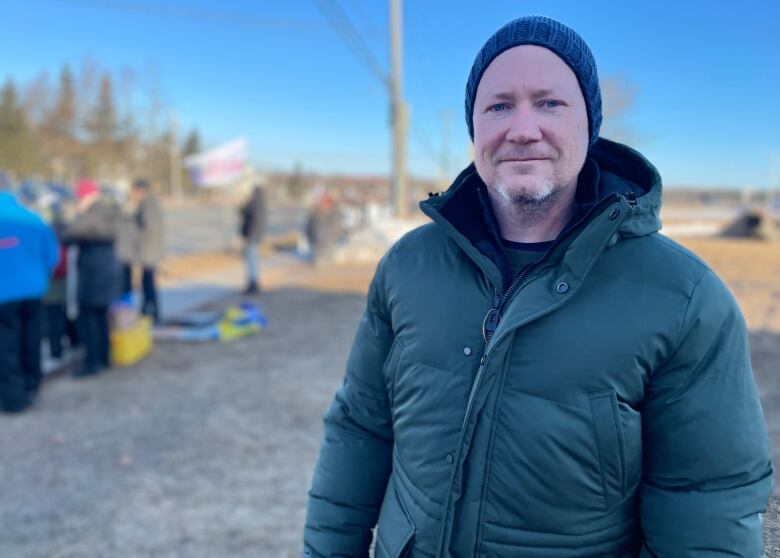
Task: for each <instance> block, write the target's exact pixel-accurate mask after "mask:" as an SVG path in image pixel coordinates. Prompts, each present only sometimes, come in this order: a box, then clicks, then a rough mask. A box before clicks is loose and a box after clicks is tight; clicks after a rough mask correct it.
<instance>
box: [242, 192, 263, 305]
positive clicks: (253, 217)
mask: <svg viewBox="0 0 780 558" xmlns="http://www.w3.org/2000/svg"><path fill="white" fill-rule="evenodd" d="M240 219H241V237H242V238H243V240H244V263H245V265H246V275H247V287H246V291H245V293H246V294H257V293H259V292H260V290H261V289H260V255H259V254H258V249H259V247H260V243H261V242H262V240H263V235H264V234H265V227H266V221H267V208H266V203H265V192H264V191H263V189H262V188H261V187H260V186H255V187H254V188H253V189H252V194H251V195H250V197H249V199H248V200H247V202H246V203H245V204H244V205H243V206H241V211H240Z"/></svg>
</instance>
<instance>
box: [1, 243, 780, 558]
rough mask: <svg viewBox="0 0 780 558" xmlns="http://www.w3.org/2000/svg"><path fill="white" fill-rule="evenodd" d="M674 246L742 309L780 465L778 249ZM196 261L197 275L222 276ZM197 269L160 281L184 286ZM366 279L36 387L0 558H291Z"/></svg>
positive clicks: (23, 420)
mask: <svg viewBox="0 0 780 558" xmlns="http://www.w3.org/2000/svg"><path fill="white" fill-rule="evenodd" d="M685 243H686V244H687V245H688V246H689V247H691V248H693V249H694V250H695V251H697V252H699V253H700V254H702V256H703V257H704V258H705V259H706V260H708V261H710V262H711V263H712V265H713V267H715V269H716V270H717V271H718V272H719V273H720V274H721V276H723V277H724V279H726V281H727V283H728V284H729V286H730V287H731V289H732V291H734V292H735V295H736V296H737V298H738V300H739V301H740V303H741V304H742V305H743V306H744V308H745V311H746V312H745V313H746V317H747V319H748V323H749V324H750V326H751V329H752V330H753V332H752V335H751V348H752V353H753V362H754V367H755V371H756V379H757V382H758V384H759V388H760V391H761V397H762V402H763V404H764V408H765V411H766V414H767V419H768V422H769V430H770V436H771V437H772V440H773V445H774V448H776V451H775V462H777V463H780V461H778V460H777V459H778V457H780V454H779V453H778V452H777V449H779V448H780V374H778V372H779V371H778V363H780V328H778V325H777V322H776V320H777V311H775V310H772V307H771V306H770V305H771V304H774V305H775V306H774V307H775V308H776V307H777V303H778V291H777V289H778V285H777V277H778V273H780V247H778V245H767V244H763V243H754V242H753V243H751V242H735V241H700V240H697V241H687V242H685ZM199 257H200V258H201V259H200V260H197V261H198V262H200V263H201V264H202V265H203V267H204V268H213V267H214V266H215V265H221V264H222V263H224V261H223V260H222V259H221V256H220V257H214V258H209V257H205V256H199ZM195 261H196V260H194V259H193V260H192V261H190V264H187V265H185V264H177V265H178V267H172V273H185V272H188V273H190V274H191V273H193V270H194V269H196V268H197V266H195V265H194V264H193V262H195ZM225 261H226V260H225ZM371 273H372V266H371V265H366V264H362V265H353V266H342V267H338V268H321V269H312V268H309V267H306V266H300V267H299V268H296V270H295V272H294V273H281V272H278V271H277V272H275V273H272V274H270V276H269V277H268V286H269V287H271V288H272V289H273V290H271V291H270V292H268V293H267V294H264V295H263V296H261V297H260V299H259V300H260V301H261V303H262V305H263V309H264V311H265V312H266V314H267V315H268V316H269V320H270V327H269V328H268V329H267V330H266V331H264V332H261V333H260V334H258V335H256V336H254V337H251V338H248V339H244V340H240V341H236V342H233V343H229V344H219V343H210V344H202V345H185V344H173V343H169V344H158V346H157V347H156V349H155V351H154V352H153V354H152V355H151V356H150V357H149V358H148V359H146V360H145V361H143V362H141V363H139V364H138V365H136V366H133V367H129V368H125V369H116V370H113V371H111V372H108V373H106V374H104V375H101V376H98V377H96V378H91V379H87V380H76V379H72V378H70V377H59V378H54V379H51V380H49V381H47V382H45V384H44V387H43V390H42V393H41V397H40V399H39V401H38V403H37V405H36V407H35V408H34V409H33V410H31V411H30V412H28V413H25V414H23V415H21V416H14V417H7V416H2V417H0V447H2V448H3V459H2V460H0V478H2V479H3V482H2V484H1V485H0V526H2V527H1V529H2V537H0V557H6V556H9V557H10V556H13V557H20V558H84V557H87V558H92V557H95V558H101V557H111V558H123V557H127V558H130V557H132V558H144V557H166V558H167V557H171V558H174V557H176V558H178V557H182V558H184V557H186V558H200V557H203V558H206V557H209V558H211V557H223V556H230V557H238V558H242V557H250V556H252V557H257V556H262V557H266V556H267V557H280V558H286V557H297V556H299V554H300V547H299V544H300V536H301V526H302V523H303V519H304V513H305V500H306V490H307V488H308V484H309V479H310V475H311V471H312V467H313V465H314V461H315V459H316V452H317V448H318V446H319V443H320V438H321V435H322V427H321V417H322V414H323V412H324V410H325V408H326V406H327V405H328V403H329V402H330V399H331V397H332V395H333V393H334V391H335V390H336V389H337V388H338V386H339V384H340V382H341V378H342V375H343V367H344V363H345V361H346V356H347V351H348V348H349V345H350V343H351V341H352V337H353V335H354V331H355V327H356V324H357V322H358V320H359V318H360V314H361V312H362V309H363V296H364V295H363V294H362V293H363V292H364V291H365V288H366V285H367V283H368V281H369V279H370V276H371ZM224 302H225V301H223V303H224ZM762 320H763V321H762ZM778 486H780V484H779V485H778ZM779 513H780V505H778V501H777V500H773V502H772V504H771V506H770V510H769V511H768V513H767V515H766V530H765V533H766V542H767V555H768V556H770V557H771V556H777V557H780V527H778V514H779Z"/></svg>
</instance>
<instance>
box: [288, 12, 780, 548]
mask: <svg viewBox="0 0 780 558" xmlns="http://www.w3.org/2000/svg"><path fill="white" fill-rule="evenodd" d="M605 48H606V45H605ZM465 101H466V103H465V108H466V111H465V113H466V123H467V125H468V129H469V133H470V135H471V138H472V139H473V141H474V155H475V160H474V163H472V164H470V165H469V166H468V167H466V168H465V169H464V170H463V171H462V172H461V173H460V175H459V176H458V177H457V178H456V179H455V181H454V182H453V184H452V186H451V187H450V188H449V189H448V190H447V191H446V192H443V193H442V194H441V195H438V196H437V195H432V196H431V197H430V199H428V200H425V201H423V202H422V203H421V204H420V209H421V210H422V211H423V213H425V214H426V215H427V216H428V217H430V218H431V220H432V221H433V222H432V223H428V224H426V225H423V226H421V227H418V228H417V229H415V230H413V231H411V232H409V233H408V234H407V235H405V236H404V237H403V238H401V239H400V240H399V241H398V242H397V243H396V244H395V245H394V246H393V247H392V248H390V249H389V251H388V252H387V254H386V255H385V256H384V257H383V258H382V260H381V262H380V263H379V265H378V267H377V270H376V274H375V276H374V280H373V281H372V283H371V286H370V287H369V293H368V300H367V304H366V309H365V312H364V315H363V317H362V319H361V320H360V323H359V326H358V332H357V335H356V336H355V341H354V344H353V346H352V351H351V353H350V355H349V358H348V360H347V364H346V374H345V377H344V382H343V384H342V385H341V387H340V389H339V391H338V393H337V394H336V396H335V398H334V399H333V402H332V404H331V406H330V407H329V409H328V410H327V412H326V414H325V418H324V436H323V441H322V445H321V449H320V453H319V458H318V462H317V466H316V469H315V471H314V474H313V476H312V482H311V489H310V490H309V500H308V510H307V515H306V522H305V527H304V536H303V547H304V549H303V556H305V557H309V558H325V557H330V556H368V555H369V552H370V550H369V549H370V548H371V547H372V543H373V548H374V556H375V558H400V557H404V558H423V557H424V558H455V557H466V556H468V557H470V558H514V557H520V558H594V557H599V558H714V557H716V556H720V557H725V556H734V557H736V556H739V557H741V558H761V557H763V556H764V549H763V543H762V513H763V512H765V510H766V507H767V502H768V500H769V497H770V495H771V494H772V477H773V471H772V463H771V453H770V448H769V443H768V436H767V429H766V424H765V420H764V416H763V412H762V409H761V402H760V400H759V397H758V393H757V389H756V385H755V380H754V378H753V374H752V370H751V366H750V352H749V349H748V335H747V330H746V327H745V321H744V319H743V317H742V314H741V312H740V310H739V307H738V305H737V302H736V301H735V300H734V297H733V296H732V295H731V293H729V291H728V289H727V288H726V286H725V285H724V284H723V282H722V281H721V280H720V279H719V278H718V277H717V275H716V274H715V273H714V271H713V270H712V269H711V268H710V267H709V266H708V265H707V264H706V263H705V262H703V261H702V260H701V259H700V258H699V257H697V256H696V255H695V254H693V253H691V252H690V251H688V250H686V249H685V248H684V247H682V246H680V245H679V244H677V243H675V242H674V241H672V240H670V239H669V238H667V237H665V236H664V235H661V234H659V228H660V224H661V222H660V218H659V214H660V210H661V190H662V183H661V176H660V174H659V172H658V170H657V169H656V168H655V167H654V166H653V165H652V164H651V163H650V162H649V161H648V160H647V159H645V158H644V157H643V156H642V155H641V154H640V153H638V152H637V151H636V150H634V149H632V148H630V147H628V146H626V145H622V144H619V143H617V142H612V141H609V140H607V139H605V138H602V137H600V136H599V128H600V123H601V93H600V87H599V81H598V75H597V72H596V63H595V60H594V58H593V54H592V53H591V51H590V49H589V48H588V46H587V45H586V44H585V41H584V40H583V39H582V37H580V36H579V35H578V34H577V33H576V32H575V31H574V30H573V29H571V28H569V27H567V26H565V25H563V24H562V23H560V22H558V21H555V20H553V19H550V18H546V17H542V16H531V17H523V18H520V19H517V20H514V21H511V22H509V23H508V24H507V25H505V26H504V27H502V28H501V29H500V30H498V31H497V32H496V33H495V34H494V35H493V36H492V37H490V39H488V41H487V42H486V43H485V45H484V46H483V47H482V49H481V50H480V52H479V53H478V54H477V56H476V58H475V61H474V64H473V66H472V70H471V74H470V77H469V80H468V83H467V87H466V99H465Z"/></svg>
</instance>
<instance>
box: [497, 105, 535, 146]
mask: <svg viewBox="0 0 780 558" xmlns="http://www.w3.org/2000/svg"><path fill="white" fill-rule="evenodd" d="M541 139H542V130H541V128H540V127H539V122H538V121H537V119H536V115H534V113H533V111H532V110H531V109H530V108H528V107H519V108H518V109H517V110H516V111H515V113H514V114H513V115H512V120H511V121H510V122H509V129H508V130H507V131H506V140H507V141H511V142H515V143H528V142H534V141H539V140H541Z"/></svg>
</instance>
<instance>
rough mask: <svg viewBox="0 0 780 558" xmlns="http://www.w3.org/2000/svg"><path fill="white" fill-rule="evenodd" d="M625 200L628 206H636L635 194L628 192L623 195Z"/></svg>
mask: <svg viewBox="0 0 780 558" xmlns="http://www.w3.org/2000/svg"><path fill="white" fill-rule="evenodd" d="M625 196H626V200H627V201H628V203H629V205H636V193H634V192H628V193H627V194H625Z"/></svg>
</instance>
